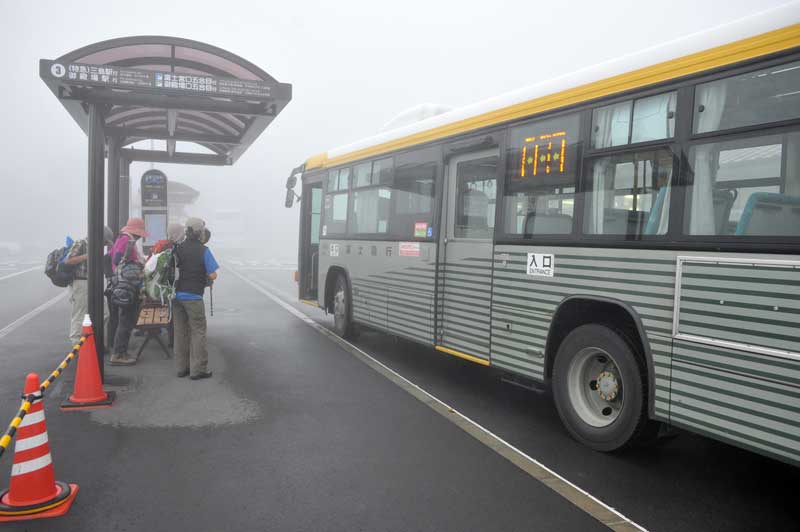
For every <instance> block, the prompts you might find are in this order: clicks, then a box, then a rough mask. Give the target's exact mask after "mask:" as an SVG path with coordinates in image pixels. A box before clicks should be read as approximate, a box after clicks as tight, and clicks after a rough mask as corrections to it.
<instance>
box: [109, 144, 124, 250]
mask: <svg viewBox="0 0 800 532" xmlns="http://www.w3.org/2000/svg"><path fill="white" fill-rule="evenodd" d="M119 150H120V139H119V138H118V137H115V136H110V137H108V194H107V196H106V208H107V209H108V215H107V219H108V221H107V225H108V227H109V228H110V229H111V231H113V232H114V234H115V235H116V234H117V233H119V228H120V221H119V205H120V189H119V186H120V166H121V165H120V158H119V155H120V154H119Z"/></svg>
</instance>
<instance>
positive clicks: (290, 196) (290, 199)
mask: <svg viewBox="0 0 800 532" xmlns="http://www.w3.org/2000/svg"><path fill="white" fill-rule="evenodd" d="M284 205H285V206H286V208H287V209H291V208H292V205H294V190H292V189H291V188H287V189H286V201H285V202H284Z"/></svg>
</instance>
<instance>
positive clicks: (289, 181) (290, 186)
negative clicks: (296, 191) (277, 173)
mask: <svg viewBox="0 0 800 532" xmlns="http://www.w3.org/2000/svg"><path fill="white" fill-rule="evenodd" d="M296 184H297V174H292V175H290V176H289V178H288V179H287V180H286V188H288V189H289V190H291V189H293V188H294V186H295V185H296Z"/></svg>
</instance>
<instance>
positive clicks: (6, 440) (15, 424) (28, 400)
mask: <svg viewBox="0 0 800 532" xmlns="http://www.w3.org/2000/svg"><path fill="white" fill-rule="evenodd" d="M86 338H87V336H81V339H80V341H79V342H78V343H77V344H75V346H74V347H73V348H72V351H70V352H69V353H68V354H67V356H66V357H64V360H62V361H61V363H60V364H59V365H58V367H57V368H56V369H55V370H53V372H52V373H51V374H50V376H49V377H47V380H45V381H44V382H42V384H41V386H39V391H38V392H35V393H31V394H28V395H24V396H23V397H22V404H21V405H20V407H19V412H17V415H16V416H14V419H12V420H11V423H9V424H8V428H7V429H6V432H5V434H3V437H2V438H0V458H2V456H3V453H5V452H6V449H7V448H8V446H9V444H10V443H11V440H12V439H13V438H14V434H16V433H17V429H18V428H19V425H20V423H22V419H23V418H24V417H25V415H26V414H27V413H28V410H30V408H31V405H33V403H35V402H36V401H38V400H39V399H41V398H42V397H44V392H45V390H47V388H48V387H49V386H50V385H51V384H53V382H54V381H55V380H56V379H57V378H58V377H59V375H61V373H63V372H64V370H65V369H66V368H67V366H68V365H69V363H70V362H72V359H73V358H75V357H76V356H77V355H78V352H79V351H80V350H81V347H82V346H83V344H84V342H85V341H86Z"/></svg>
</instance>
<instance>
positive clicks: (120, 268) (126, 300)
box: [110, 242, 144, 307]
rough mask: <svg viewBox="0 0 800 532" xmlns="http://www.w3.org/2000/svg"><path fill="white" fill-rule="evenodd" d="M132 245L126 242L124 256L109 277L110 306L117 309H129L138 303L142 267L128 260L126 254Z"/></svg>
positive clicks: (142, 273)
mask: <svg viewBox="0 0 800 532" xmlns="http://www.w3.org/2000/svg"><path fill="white" fill-rule="evenodd" d="M133 245H134V243H133V242H128V245H127V246H126V247H125V254H124V255H123V256H122V259H121V260H120V261H119V264H118V265H117V271H115V272H114V275H113V276H112V277H111V287H110V290H111V304H112V305H116V306H118V307H129V306H131V305H133V304H135V303H136V302H137V301H139V289H140V287H141V286H142V278H143V277H144V267H143V266H142V265H141V264H140V263H138V262H136V261H129V260H128V253H130V251H131V249H132V248H133Z"/></svg>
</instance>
